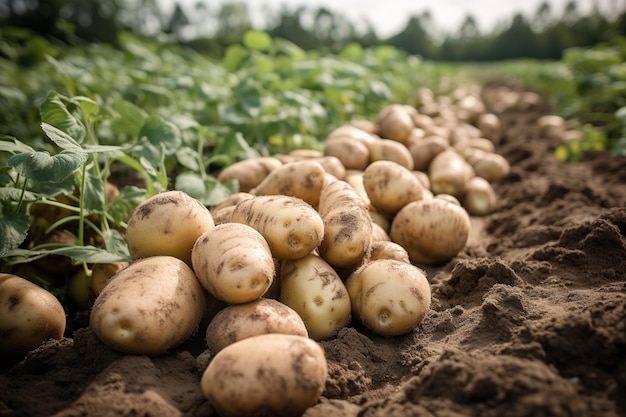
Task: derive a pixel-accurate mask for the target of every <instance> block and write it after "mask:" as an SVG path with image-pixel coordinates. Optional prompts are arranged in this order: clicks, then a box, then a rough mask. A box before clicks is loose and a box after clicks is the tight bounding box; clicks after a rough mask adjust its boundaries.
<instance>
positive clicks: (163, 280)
mask: <svg viewBox="0 0 626 417" xmlns="http://www.w3.org/2000/svg"><path fill="white" fill-rule="evenodd" d="M205 306H206V300H205V293H204V290H203V288H202V286H201V285H200V282H199V281H198V279H197V278H196V276H195V274H194V272H193V270H192V269H191V267H189V266H188V265H187V264H186V263H185V262H183V261H181V260H180V259H178V258H176V257H173V256H152V257H149V258H144V259H140V260H138V261H135V262H132V263H131V264H130V265H128V266H127V267H126V268H124V269H122V270H121V271H119V272H118V273H117V274H115V275H114V276H113V278H111V280H110V281H109V283H108V284H107V285H106V286H105V287H104V288H103V289H102V291H101V292H100V294H99V295H98V298H96V301H95V302H94V304H93V308H92V310H91V315H90V320H89V324H90V327H91V329H92V330H93V332H94V333H95V334H96V336H97V337H98V338H99V339H100V340H101V341H102V342H103V343H104V344H105V345H107V346H109V347H110V348H111V349H114V350H116V351H119V352H122V353H128V354H137V355H150V356H153V355H160V354H162V353H165V352H167V351H168V350H170V349H173V348H175V347H177V346H179V345H180V344H181V343H183V342H184V341H185V340H187V339H188V338H189V337H190V336H191V335H192V334H193V333H195V332H196V331H197V330H198V326H199V324H200V320H201V319H202V316H203V314H204V312H205Z"/></svg>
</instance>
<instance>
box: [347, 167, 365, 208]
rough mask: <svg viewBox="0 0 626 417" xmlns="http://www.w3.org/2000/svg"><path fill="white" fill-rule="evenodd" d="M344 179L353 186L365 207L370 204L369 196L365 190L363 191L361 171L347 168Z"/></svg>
mask: <svg viewBox="0 0 626 417" xmlns="http://www.w3.org/2000/svg"><path fill="white" fill-rule="evenodd" d="M344 181H345V182H347V183H348V184H349V185H350V186H351V187H352V188H354V191H356V192H357V194H359V196H360V197H361V199H363V202H364V203H365V205H366V206H367V207H370V206H371V202H370V198H369V197H368V195H367V191H365V187H364V186H363V171H358V170H348V171H347V172H346V176H345V178H344Z"/></svg>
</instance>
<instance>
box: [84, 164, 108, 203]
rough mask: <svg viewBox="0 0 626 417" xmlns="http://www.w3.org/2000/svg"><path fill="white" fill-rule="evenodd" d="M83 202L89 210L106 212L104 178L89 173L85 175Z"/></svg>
mask: <svg viewBox="0 0 626 417" xmlns="http://www.w3.org/2000/svg"><path fill="white" fill-rule="evenodd" d="M83 204H84V207H85V209H87V210H88V211H92V212H98V213H103V212H104V209H105V204H106V201H105V198H104V181H102V178H100V177H98V176H96V175H92V174H90V173H87V176H86V177H85V192H84V194H83Z"/></svg>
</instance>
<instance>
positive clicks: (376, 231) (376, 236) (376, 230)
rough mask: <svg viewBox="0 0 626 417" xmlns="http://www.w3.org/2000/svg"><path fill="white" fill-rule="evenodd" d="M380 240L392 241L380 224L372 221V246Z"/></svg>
mask: <svg viewBox="0 0 626 417" xmlns="http://www.w3.org/2000/svg"><path fill="white" fill-rule="evenodd" d="M380 240H391V237H389V233H387V231H386V230H385V229H383V227H382V226H381V225H380V224H379V223H376V222H375V221H373V220H372V244H373V243H374V242H378V241H380Z"/></svg>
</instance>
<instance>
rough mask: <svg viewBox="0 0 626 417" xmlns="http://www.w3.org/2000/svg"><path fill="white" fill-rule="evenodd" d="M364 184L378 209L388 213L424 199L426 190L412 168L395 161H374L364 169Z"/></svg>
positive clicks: (393, 212) (395, 211) (391, 213)
mask: <svg viewBox="0 0 626 417" xmlns="http://www.w3.org/2000/svg"><path fill="white" fill-rule="evenodd" d="M363 186H364V187H365V191H367V195H368V196H369V198H370V202H371V204H372V205H373V206H374V207H375V208H376V210H378V211H380V212H382V213H385V214H388V215H394V214H395V213H397V212H398V210H400V209H401V208H402V207H404V206H405V205H407V204H408V203H410V202H412V201H416V200H420V199H422V196H423V191H424V187H423V186H422V183H421V182H420V181H419V180H418V179H417V177H416V176H415V175H413V173H412V172H411V171H410V170H408V169H406V168H405V167H403V166H402V165H399V164H398V163H396V162H393V161H375V162H372V163H371V164H370V165H369V166H368V167H367V168H366V169H365V171H363Z"/></svg>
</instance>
